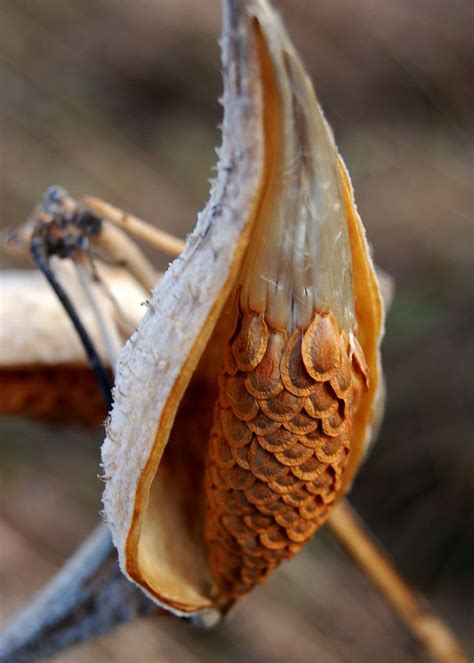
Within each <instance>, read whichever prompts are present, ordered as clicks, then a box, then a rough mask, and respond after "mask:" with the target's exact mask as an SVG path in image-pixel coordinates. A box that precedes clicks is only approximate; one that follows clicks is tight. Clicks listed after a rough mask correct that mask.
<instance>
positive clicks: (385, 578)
mask: <svg viewBox="0 0 474 663" xmlns="http://www.w3.org/2000/svg"><path fill="white" fill-rule="evenodd" d="M328 525H329V528H330V530H331V532H332V534H333V535H334V537H335V538H336V539H337V540H338V541H339V542H340V543H341V544H342V545H343V546H344V548H345V549H346V551H347V553H348V554H349V555H350V556H351V557H352V559H354V560H355V562H356V563H357V564H358V565H359V567H360V568H361V569H362V571H363V572H364V573H365V574H366V575H367V577H368V578H369V579H370V580H371V581H372V583H373V584H374V585H375V587H377V589H378V590H379V591H380V592H381V594H382V595H383V596H384V597H385V599H386V600H387V601H388V602H389V603H390V605H391V606H392V608H393V609H394V610H395V611H396V612H397V613H398V615H399V617H400V618H401V619H402V620H403V621H404V622H405V624H406V626H407V627H408V629H409V631H410V632H411V633H412V635H413V636H414V637H415V638H416V639H417V640H418V641H419V642H420V643H421V645H422V646H423V648H424V649H425V650H426V652H427V654H429V656H430V657H431V658H432V659H433V661H438V662H439V663H467V661H468V658H467V656H466V655H465V654H464V653H463V651H462V649H461V646H460V644H459V643H458V641H457V639H456V636H455V635H454V633H452V631H451V629H450V628H449V627H448V626H447V625H446V624H445V623H444V622H443V621H442V620H441V619H440V618H439V617H438V616H437V615H435V614H434V613H433V612H432V611H431V610H430V609H429V607H428V606H427V605H426V601H425V600H423V599H420V598H419V597H418V596H417V595H416V593H415V592H414V591H413V590H412V589H411V588H410V587H409V586H408V584H407V583H406V582H405V581H404V580H403V579H402V578H401V576H400V575H399V573H398V572H397V570H396V569H395V567H394V566H393V564H392V562H391V561H390V560H389V559H388V557H387V555H386V554H385V552H384V551H383V549H382V548H381V546H380V544H379V543H378V542H377V541H376V540H375V538H374V537H373V535H372V534H371V533H370V531H369V530H368V528H367V527H366V526H365V525H364V523H363V522H362V520H361V519H360V517H359V516H358V514H357V512H356V511H355V510H354V508H353V507H352V506H351V505H350V504H349V502H348V501H347V500H346V499H343V500H341V501H340V502H339V504H338V505H337V506H336V507H335V508H334V509H333V511H332V513H331V516H330V518H329V520H328Z"/></svg>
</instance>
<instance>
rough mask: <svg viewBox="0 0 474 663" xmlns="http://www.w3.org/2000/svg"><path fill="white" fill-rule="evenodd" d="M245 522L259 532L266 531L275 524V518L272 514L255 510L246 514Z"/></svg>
mask: <svg viewBox="0 0 474 663" xmlns="http://www.w3.org/2000/svg"><path fill="white" fill-rule="evenodd" d="M243 520H244V523H245V524H246V525H247V527H248V528H249V529H251V530H253V531H254V532H257V534H261V533H262V532H266V531H267V530H268V529H270V527H271V526H272V525H274V522H273V519H272V518H271V517H270V516H264V515H263V514H262V513H259V512H258V511H255V512H254V513H252V514H251V515H248V516H244V518H243Z"/></svg>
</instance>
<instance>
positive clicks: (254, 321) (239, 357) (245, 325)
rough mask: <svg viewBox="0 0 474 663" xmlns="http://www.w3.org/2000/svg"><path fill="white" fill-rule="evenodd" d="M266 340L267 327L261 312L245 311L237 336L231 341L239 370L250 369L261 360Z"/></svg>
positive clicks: (265, 347)
mask: <svg viewBox="0 0 474 663" xmlns="http://www.w3.org/2000/svg"><path fill="white" fill-rule="evenodd" d="M267 342H268V328H267V325H266V324H265V320H264V319H263V314H260V315H257V314H255V313H252V312H251V311H246V312H245V313H244V315H243V318H242V321H241V326H240V330H239V331H238V334H237V338H236V339H235V340H234V342H233V343H232V353H233V355H234V358H235V361H236V363H237V366H238V368H239V369H240V370H241V371H251V370H252V369H254V368H256V366H257V365H258V364H259V363H260V362H261V361H262V359H263V357H264V355H265V351H266V349H267Z"/></svg>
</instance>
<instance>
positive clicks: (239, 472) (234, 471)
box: [219, 465, 255, 490]
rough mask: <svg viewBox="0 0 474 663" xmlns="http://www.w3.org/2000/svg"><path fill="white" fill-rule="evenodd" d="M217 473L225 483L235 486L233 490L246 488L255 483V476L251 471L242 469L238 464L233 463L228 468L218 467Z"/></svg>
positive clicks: (228, 485) (231, 486)
mask: <svg viewBox="0 0 474 663" xmlns="http://www.w3.org/2000/svg"><path fill="white" fill-rule="evenodd" d="M219 473H220V475H221V477H222V479H223V481H224V483H225V485H226V486H227V487H229V488H235V490H248V488H250V487H251V486H252V485H253V484H254V483H255V476H254V475H253V474H252V472H249V471H248V470H244V469H243V468H242V467H239V466H238V465H234V466H233V467H231V468H230V469H228V470H226V469H220V470H219Z"/></svg>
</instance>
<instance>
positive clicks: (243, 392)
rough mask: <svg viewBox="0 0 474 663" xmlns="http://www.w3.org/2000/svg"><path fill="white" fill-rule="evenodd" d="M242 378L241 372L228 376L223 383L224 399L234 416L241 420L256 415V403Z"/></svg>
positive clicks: (246, 419)
mask: <svg viewBox="0 0 474 663" xmlns="http://www.w3.org/2000/svg"><path fill="white" fill-rule="evenodd" d="M244 379H245V378H244V375H242V374H241V373H239V374H237V375H235V376H233V377H231V376H229V377H228V378H227V379H226V381H225V384H224V392H225V396H226V398H225V400H226V401H227V402H228V403H229V404H230V407H231V408H232V411H233V413H234V414H235V416H236V417H238V418H239V419H242V420H243V421H249V419H253V418H254V417H256V416H257V414H258V404H257V401H256V400H255V398H253V397H252V396H250V394H249V393H248V391H247V389H246V388H245V384H244Z"/></svg>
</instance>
